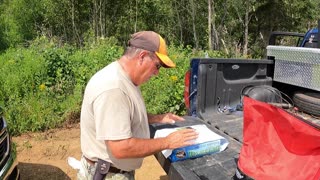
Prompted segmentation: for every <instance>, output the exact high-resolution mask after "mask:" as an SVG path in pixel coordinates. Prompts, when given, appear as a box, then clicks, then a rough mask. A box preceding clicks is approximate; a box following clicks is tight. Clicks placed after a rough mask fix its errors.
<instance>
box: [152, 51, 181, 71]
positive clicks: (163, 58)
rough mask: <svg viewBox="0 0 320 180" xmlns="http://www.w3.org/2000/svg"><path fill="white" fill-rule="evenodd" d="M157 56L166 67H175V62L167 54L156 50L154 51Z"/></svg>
mask: <svg viewBox="0 0 320 180" xmlns="http://www.w3.org/2000/svg"><path fill="white" fill-rule="evenodd" d="M155 53H156V55H157V56H158V58H159V59H160V60H161V61H162V63H163V64H164V65H165V67H166V68H175V67H176V64H174V62H173V61H172V60H171V59H170V58H169V57H168V56H167V55H164V54H161V53H158V52H155Z"/></svg>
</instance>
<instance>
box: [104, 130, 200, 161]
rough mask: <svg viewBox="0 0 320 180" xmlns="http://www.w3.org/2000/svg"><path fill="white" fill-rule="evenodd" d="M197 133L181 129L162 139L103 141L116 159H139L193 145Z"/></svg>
mask: <svg viewBox="0 0 320 180" xmlns="http://www.w3.org/2000/svg"><path fill="white" fill-rule="evenodd" d="M197 137H198V133H197V132H196V131H195V130H194V129H183V130H179V131H176V132H173V133H171V134H169V135H168V136H167V137H164V138H156V139H138V138H129V139H123V140H116V141H111V140H107V141H105V143H106V145H107V146H108V149H110V150H111V153H112V154H113V156H114V157H115V158H117V159H123V158H140V157H146V156H149V155H152V154H155V153H157V152H159V151H162V150H164V149H175V148H179V147H184V146H189V145H192V144H193V141H192V140H194V139H196V138H197Z"/></svg>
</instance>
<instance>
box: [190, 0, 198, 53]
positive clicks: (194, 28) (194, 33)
mask: <svg viewBox="0 0 320 180" xmlns="http://www.w3.org/2000/svg"><path fill="white" fill-rule="evenodd" d="M190 4H191V10H192V11H191V12H192V14H191V17H192V29H193V39H194V43H195V48H196V49H198V48H199V42H198V37H197V29H196V18H195V17H196V7H195V5H194V2H193V0H190Z"/></svg>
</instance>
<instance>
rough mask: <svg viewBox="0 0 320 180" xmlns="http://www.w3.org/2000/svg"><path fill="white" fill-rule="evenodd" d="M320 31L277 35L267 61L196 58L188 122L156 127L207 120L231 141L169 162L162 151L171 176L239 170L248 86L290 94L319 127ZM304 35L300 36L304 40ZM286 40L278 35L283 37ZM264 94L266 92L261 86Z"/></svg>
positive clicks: (193, 177) (196, 178) (194, 178)
mask: <svg viewBox="0 0 320 180" xmlns="http://www.w3.org/2000/svg"><path fill="white" fill-rule="evenodd" d="M317 34H318V29H312V30H310V31H308V32H307V33H306V34H304V35H303V36H302V34H299V33H281V32H276V33H273V34H272V35H271V37H270V41H269V43H270V45H269V46H268V47H267V58H266V59H263V60H244V59H213V58H194V59H192V60H191V62H190V70H189V71H188V72H187V73H186V79H185V82H186V86H185V87H186V88H185V102H186V107H187V109H188V116H185V119H186V121H184V122H179V123H176V124H175V125H153V126H151V127H150V128H151V132H152V133H151V134H152V135H154V132H155V131H156V130H158V129H162V128H168V127H177V126H189V125H195V124H206V125H207V127H209V128H210V129H211V130H212V131H214V132H216V133H218V134H220V135H222V136H223V137H225V138H226V139H227V140H228V141H229V143H230V144H229V145H228V148H227V149H226V150H225V151H223V152H220V153H217V154H212V155H206V156H203V157H200V158H196V159H188V160H184V161H178V162H174V163H171V162H170V161H169V160H168V159H166V158H164V156H163V155H162V153H158V154H156V155H155V156H156V158H157V159H158V161H159V163H160V164H161V165H162V167H163V168H164V170H165V171H166V172H167V174H168V176H169V179H172V180H180V179H185V180H209V179H215V180H219V179H221V180H226V179H232V178H233V177H234V175H235V172H236V167H237V163H236V162H237V158H238V157H239V152H240V149H241V145H242V142H243V141H242V137H243V132H242V130H243V118H242V109H241V93H243V91H244V89H245V88H246V87H250V86H260V85H268V86H270V87H271V86H272V87H273V88H276V89H278V90H280V91H281V92H283V93H284V94H286V95H287V96H288V97H285V98H287V99H288V101H290V100H292V104H294V106H295V107H296V109H298V111H296V112H297V114H296V115H297V116H299V118H300V119H301V120H302V121H304V122H306V123H309V124H311V125H312V126H315V127H316V128H320V120H319V117H320V49H319V45H320V43H318V42H319V38H320V37H319V36H318V35H317ZM283 35H286V36H288V35H289V36H293V37H298V38H297V42H296V43H295V46H296V47H288V46H275V45H276V43H277V42H279V39H277V38H279V37H280V36H283ZM301 38H302V39H301ZM281 40H283V39H281V38H280V41H281ZM260 94H262V95H263V94H265V93H264V92H263V90H262V91H261V92H260Z"/></svg>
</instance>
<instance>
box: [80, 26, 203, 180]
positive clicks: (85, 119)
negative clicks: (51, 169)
mask: <svg viewBox="0 0 320 180" xmlns="http://www.w3.org/2000/svg"><path fill="white" fill-rule="evenodd" d="M161 67H165V68H173V67H175V64H174V63H173V62H172V61H171V60H170V58H169V57H168V56H167V50H166V44H165V41H164V39H163V38H162V37H161V36H160V35H159V34H157V33H155V32H152V31H142V32H138V33H135V34H133V35H132V38H131V39H130V40H129V44H128V47H127V49H126V51H125V53H124V55H123V56H122V57H121V58H120V59H119V60H118V61H115V62H113V63H111V64H109V65H108V66H106V67H105V68H103V69H102V70H100V71H99V72H97V73H96V74H95V75H94V76H93V77H92V78H91V79H90V81H89V82H88V84H87V87H86V90H85V93H84V99H83V104H82V109H81V120H80V121H81V149H82V153H83V156H82V158H81V164H82V167H83V168H84V170H85V172H84V173H78V179H93V176H95V177H97V176H99V175H101V174H105V172H100V170H104V171H108V173H107V175H106V177H105V179H130V180H131V179H134V170H135V169H138V168H140V167H141V164H142V161H143V158H144V157H146V156H149V155H152V154H155V153H157V152H159V151H161V150H164V149H175V148H178V147H183V146H187V145H191V144H192V140H194V139H196V138H197V137H198V134H197V132H195V131H194V130H192V129H185V130H181V131H177V132H174V133H172V134H170V135H169V136H167V137H165V138H157V139H150V132H149V125H148V123H174V122H175V121H181V120H183V118H181V117H179V116H176V115H174V114H171V113H167V114H163V115H151V114H147V112H146V108H145V104H144V101H143V98H142V96H141V92H140V89H139V86H140V85H141V84H143V83H145V82H147V81H148V80H149V79H150V78H151V77H152V76H155V75H158V73H159V69H160V68H161ZM101 164H102V165H101ZM109 165H110V168H109ZM96 169H97V171H96ZM100 178H101V176H100ZM103 178H104V177H103Z"/></svg>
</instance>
